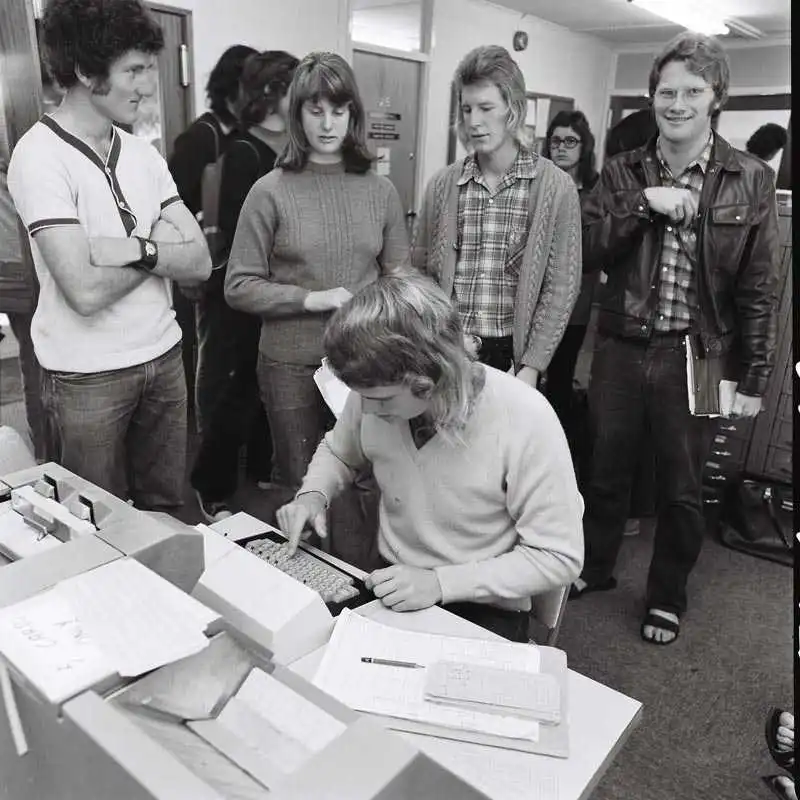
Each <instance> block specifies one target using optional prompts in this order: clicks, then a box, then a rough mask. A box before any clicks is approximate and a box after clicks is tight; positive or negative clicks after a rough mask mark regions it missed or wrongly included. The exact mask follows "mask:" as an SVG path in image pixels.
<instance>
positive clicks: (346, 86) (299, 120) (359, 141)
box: [277, 52, 374, 175]
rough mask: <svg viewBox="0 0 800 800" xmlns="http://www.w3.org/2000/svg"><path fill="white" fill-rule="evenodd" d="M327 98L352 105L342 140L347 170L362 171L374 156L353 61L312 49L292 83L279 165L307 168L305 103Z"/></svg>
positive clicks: (363, 171) (362, 172)
mask: <svg viewBox="0 0 800 800" xmlns="http://www.w3.org/2000/svg"><path fill="white" fill-rule="evenodd" d="M322 99H325V100H327V101H328V102H329V103H330V104H331V105H334V106H344V105H347V106H349V108H350V121H349V123H348V126H347V134H346V135H345V138H344V142H343V143H342V161H343V162H344V167H345V171H346V172H356V173H359V174H361V175H363V174H364V173H365V172H367V171H368V170H369V168H370V166H371V165H372V162H373V160H374V158H373V156H372V155H371V154H370V152H369V150H368V149H367V135H366V113H365V111H364V104H363V103H362V101H361V95H360V94H359V91H358V85H357V84H356V77H355V75H354V74H353V70H352V69H351V67H350V65H349V64H348V63H347V62H346V61H345V60H344V59H343V58H342V57H341V56H340V55H337V54H336V53H325V52H323V53H309V54H308V55H307V56H306V57H305V58H304V59H303V60H302V61H301V62H300V64H299V65H298V67H297V69H296V70H295V73H294V77H293V78H292V83H291V86H290V87H289V120H288V126H287V132H288V137H289V141H288V144H287V146H286V149H285V150H284V152H283V153H282V155H281V157H280V158H279V159H278V162H277V166H279V167H282V168H283V169H285V170H290V171H293V172H298V171H300V170H302V169H304V168H305V166H306V164H307V163H308V156H309V152H310V150H311V145H309V143H308V139H307V137H306V134H305V131H304V130H303V117H302V113H303V105H304V104H305V103H307V102H312V103H318V102H319V101H320V100H322Z"/></svg>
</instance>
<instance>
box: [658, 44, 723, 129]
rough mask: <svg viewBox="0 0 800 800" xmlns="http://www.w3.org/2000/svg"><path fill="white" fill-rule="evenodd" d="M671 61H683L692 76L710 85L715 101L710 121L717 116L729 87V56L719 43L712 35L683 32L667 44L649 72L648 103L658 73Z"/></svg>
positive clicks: (659, 74)
mask: <svg viewBox="0 0 800 800" xmlns="http://www.w3.org/2000/svg"><path fill="white" fill-rule="evenodd" d="M673 61H681V62H683V64H684V65H685V66H686V69H687V70H688V71H689V72H691V73H692V75H699V76H700V77H701V78H702V79H703V80H704V81H706V83H708V84H709V85H710V86H711V88H712V89H713V91H714V96H715V97H716V98H717V107H716V108H715V109H714V110H713V111H712V112H711V118H712V119H715V118H716V117H718V116H719V113H720V111H721V110H722V106H723V105H725V101H726V100H727V99H728V87H729V86H730V82H731V72H730V66H729V64H728V56H727V55H726V54H725V50H724V49H723V47H722V45H721V44H720V43H719V40H717V39H715V38H714V37H713V36H704V35H703V34H701V33H692V32H691V31H686V32H684V33H681V34H678V36H676V37H675V38H674V39H672V40H671V41H669V42H667V44H666V45H665V46H664V49H663V50H662V51H661V53H660V54H659V55H658V56H656V59H655V61H654V62H653V67H652V69H651V70H650V79H649V82H648V91H649V93H650V100H651V102H652V100H653V98H654V97H655V94H656V88H657V87H658V82H659V81H660V80H661V71H662V70H663V69H664V67H666V66H667V64H670V63H672V62H673Z"/></svg>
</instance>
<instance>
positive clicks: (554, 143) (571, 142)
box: [550, 136, 581, 150]
mask: <svg viewBox="0 0 800 800" xmlns="http://www.w3.org/2000/svg"><path fill="white" fill-rule="evenodd" d="M580 143H581V140H580V139H576V138H575V137H574V136H565V137H564V138H563V139H562V138H561V137H560V136H551V137H550V149H551V150H558V148H559V147H561V146H562V145H563V146H564V148H565V149H567V150H574V149H575V148H576V147H577V146H578V145H579V144H580Z"/></svg>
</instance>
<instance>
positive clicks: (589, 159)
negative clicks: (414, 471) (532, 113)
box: [542, 111, 597, 187]
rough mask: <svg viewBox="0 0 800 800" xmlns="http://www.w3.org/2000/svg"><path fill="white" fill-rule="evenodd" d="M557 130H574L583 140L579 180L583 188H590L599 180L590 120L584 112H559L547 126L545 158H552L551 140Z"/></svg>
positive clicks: (543, 153)
mask: <svg viewBox="0 0 800 800" xmlns="http://www.w3.org/2000/svg"><path fill="white" fill-rule="evenodd" d="M556 128H572V130H574V131H575V133H577V134H578V138H579V139H580V140H581V157H580V159H579V161H578V180H579V181H580V183H581V185H582V186H586V187H589V186H591V185H592V184H594V182H595V181H596V180H597V170H596V169H595V165H594V135H593V134H592V131H591V129H590V128H589V120H588V119H586V115H585V114H584V113H583V111H559V112H558V114H556V115H555V116H554V117H553V119H552V120H551V121H550V124H549V125H548V126H547V135H546V136H545V139H544V150H543V151H542V155H543V156H544V157H545V158H551V156H550V139H551V137H552V136H553V131H554V130H555V129H556Z"/></svg>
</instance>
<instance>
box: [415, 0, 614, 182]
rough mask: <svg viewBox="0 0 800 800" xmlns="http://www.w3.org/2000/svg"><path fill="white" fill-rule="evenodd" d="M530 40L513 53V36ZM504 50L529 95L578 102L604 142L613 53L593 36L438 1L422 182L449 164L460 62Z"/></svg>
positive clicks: (495, 9) (481, 2)
mask: <svg viewBox="0 0 800 800" xmlns="http://www.w3.org/2000/svg"><path fill="white" fill-rule="evenodd" d="M517 30H524V31H526V32H527V34H528V47H527V49H526V50H524V51H523V52H521V53H515V52H514V51H513V48H512V45H511V40H512V37H513V35H514V31H517ZM485 44H500V45H502V46H503V47H505V48H507V49H508V51H509V52H510V53H511V54H512V55H513V56H514V58H515V59H516V61H517V63H518V64H519V65H520V68H521V69H522V72H523V75H524V76H525V83H526V86H527V88H528V91H531V92H541V93H544V94H555V95H562V96H564V97H572V98H574V99H575V107H576V108H578V109H580V110H581V111H583V112H584V113H585V114H586V116H587V118H588V120H589V124H590V126H591V128H592V131H593V132H594V133H595V136H596V137H597V138H598V139H599V140H600V141H599V145H600V147H602V139H603V134H604V129H605V119H606V114H607V107H608V95H609V89H610V79H611V73H612V67H613V57H614V56H613V52H612V50H611V48H610V47H609V46H607V45H606V44H605V43H604V42H602V41H600V40H599V39H596V38H594V37H592V36H586V35H583V34H577V33H572V32H571V31H568V30H566V29H565V28H562V27H560V26H558V25H553V24H551V23H549V22H545V21H543V20H540V19H538V18H535V17H530V16H526V17H524V18H523V16H522V14H519V13H515V12H513V11H509V10H508V9H506V8H501V7H499V6H495V5H493V4H491V3H489V2H486V1H485V0H436V2H435V4H434V10H433V49H432V53H431V63H430V73H429V84H428V93H427V97H426V98H424V99H425V102H426V105H427V114H428V119H427V135H426V141H425V144H424V148H423V158H424V159H425V161H424V172H423V174H424V182H425V183H427V181H428V180H429V179H430V178H431V177H432V176H433V175H434V174H435V173H436V172H437V170H439V169H440V168H441V167H443V166H444V165H445V163H446V160H447V142H448V133H449V132H448V114H449V107H450V82H451V80H452V78H453V73H454V72H455V68H456V66H458V62H459V61H460V60H461V58H462V57H463V56H464V55H466V53H467V52H468V51H469V50H471V49H472V48H473V47H477V46H478V45H485Z"/></svg>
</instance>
